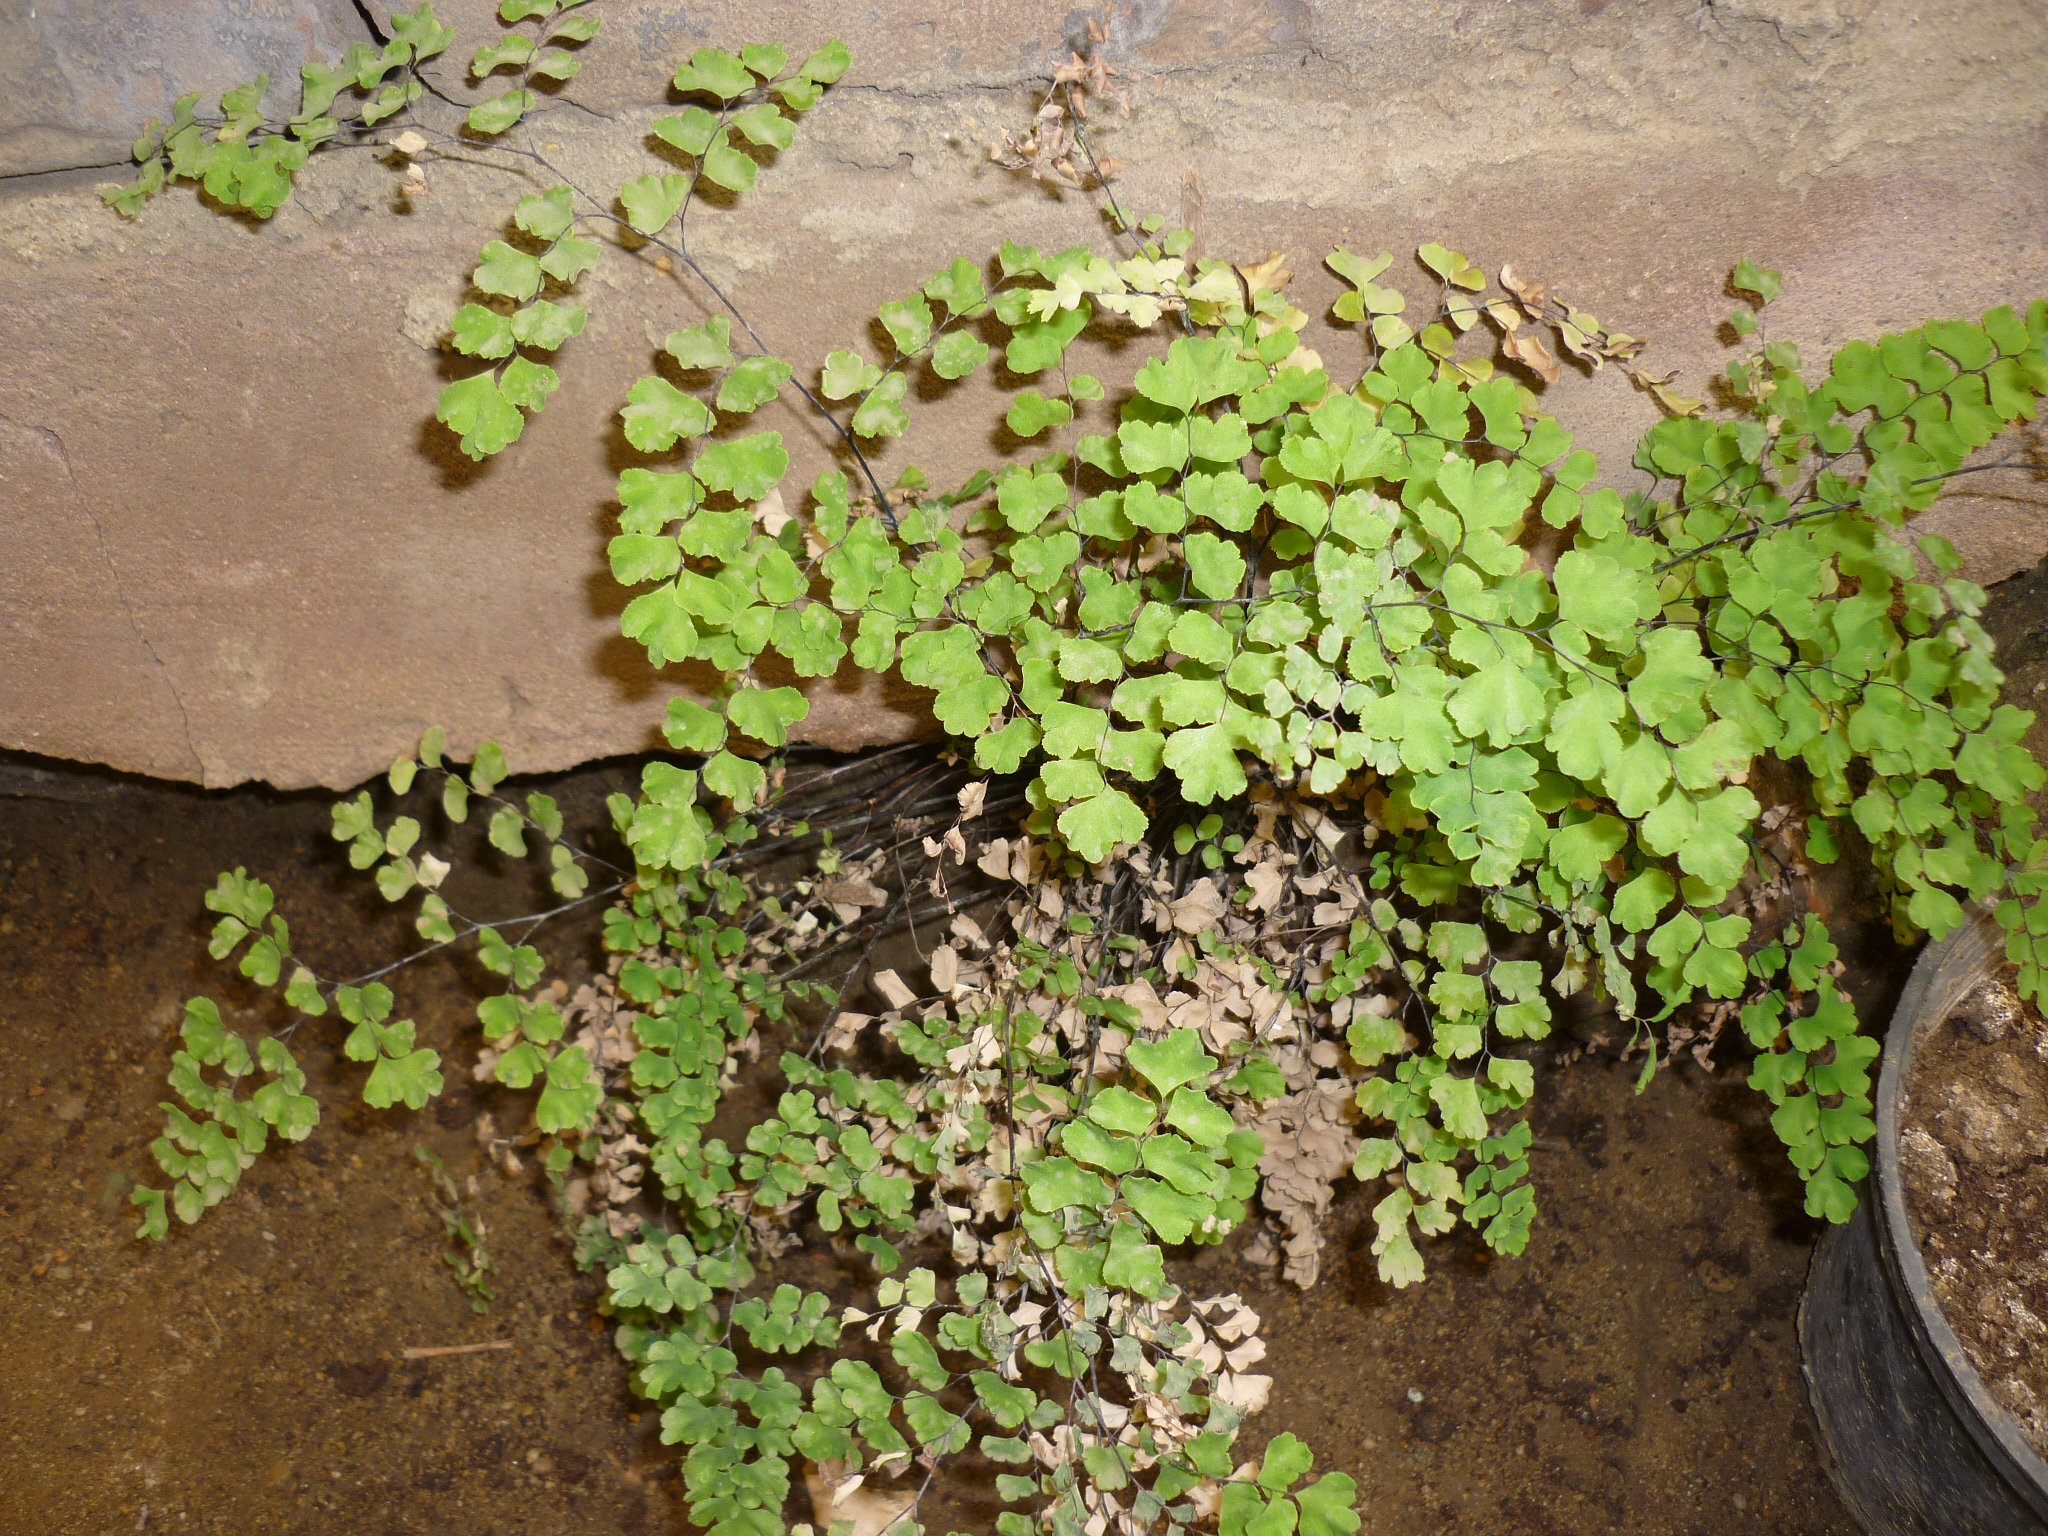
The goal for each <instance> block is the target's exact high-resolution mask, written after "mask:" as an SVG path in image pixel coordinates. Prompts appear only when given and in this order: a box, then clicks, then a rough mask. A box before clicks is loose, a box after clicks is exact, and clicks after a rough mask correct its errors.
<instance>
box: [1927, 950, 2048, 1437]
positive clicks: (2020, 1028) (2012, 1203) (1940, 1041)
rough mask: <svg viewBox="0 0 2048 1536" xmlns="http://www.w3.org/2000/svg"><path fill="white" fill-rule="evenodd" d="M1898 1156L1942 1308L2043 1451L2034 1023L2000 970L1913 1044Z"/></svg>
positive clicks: (2042, 1189)
mask: <svg viewBox="0 0 2048 1536" xmlns="http://www.w3.org/2000/svg"><path fill="white" fill-rule="evenodd" d="M1902 1110H1903V1113H1902V1114H1901V1117H1900V1118H1901V1121H1902V1123H1903V1126H1904V1129H1903V1131H1902V1132H1901V1135H1900V1145H1899V1164H1900V1169H1901V1171H1902V1172H1903V1174H1904V1176H1905V1187H1906V1205H1907V1210H1908V1212H1909V1213H1910V1215H1911V1218H1912V1224H1913V1236H1914V1239H1915V1241H1916V1242H1918V1243H1919V1245H1920V1251H1921V1254H1922V1256H1923V1258H1924V1259H1925V1261H1926V1264H1927V1273H1928V1277H1929V1279H1930V1280H1931V1282H1932V1284H1933V1286H1934V1293H1935V1296H1936V1298H1937V1299H1938V1301H1939V1302H1940V1305H1941V1311H1942V1315H1943V1316H1944V1317H1945V1318H1946V1319H1947V1320H1948V1322H1949V1325H1950V1326H1951V1327H1952V1328H1953V1329H1954V1330H1955V1332H1956V1336H1957V1338H1959V1339H1960V1340H1961V1341H1962V1345H1963V1348H1964V1350H1965V1351H1966V1352H1967V1353H1968V1354H1969V1357H1970V1362H1971V1364H1973V1365H1974V1366H1976V1368H1977V1373H1978V1374H1979V1375H1980V1376H1981V1377H1983V1379H1984V1382H1985V1384H1986V1386H1988V1387H1989V1388H1990V1391H1991V1394H1992V1396H1994V1397H1995V1398H1997V1399H1998V1401H1999V1402H2000V1403H2001V1404H2003V1405H2004V1407H2005V1408H2006V1410H2007V1411H2008V1412H2010V1413H2011V1414H2012V1416H2013V1417H2014V1418H2015V1419H2017V1420H2018V1421H2019V1424H2020V1428H2021V1429H2022V1431H2023V1432H2024V1433H2025V1434H2026V1436H2027V1438H2028V1439H2029V1440H2030V1441H2031V1442H2032V1443H2033V1445H2034V1448H2035V1449H2036V1450H2038V1451H2040V1452H2041V1453H2042V1454H2044V1455H2048V1024H2044V1023H2043V1021H2042V1017H2041V1015H2040V1014H2039V1013H2038V1012H2037V1011H2036V1010H2035V1009H2033V1008H2031V1007H2029V1006H2026V1005H2024V1004H2022V1003H2021V1002H2020V1000H2019V999H2018V998H2017V997H2016V996H2015V995H2014V994H2013V992H2012V990H2011V988H2010V987H2009V986H2008V985H2007V984H2006V983H2005V982H2004V981H2002V980H1992V981H1987V982H1985V983H1984V984H1982V985H1981V986H1979V987H1978V988H1977V989H1976V990H1975V991H1973V992H1972V993H1970V994H1969V996H1967V997H1966V998H1965V999H1964V1000H1963V1001H1962V1003H1961V1004H1959V1005H1958V1006H1957V1008H1956V1009H1955V1011H1954V1012H1953V1013H1951V1014H1950V1015H1949V1017H1948V1019H1947V1021H1946V1022H1945V1023H1944V1025H1943V1027H1942V1028H1941V1029H1939V1030H1937V1031H1936V1032H1935V1033H1934V1034H1932V1035H1931V1036H1929V1037H1928V1039H1927V1040H1926V1042H1925V1043H1924V1044H1922V1045H1921V1046H1920V1047H1919V1048H1918V1049H1917V1050H1916V1051H1915V1052H1914V1057H1913V1073H1912V1077H1911V1078H1910V1079H1909V1081H1908V1083H1907V1085H1906V1098H1905V1103H1904V1105H1903V1106H1902Z"/></svg>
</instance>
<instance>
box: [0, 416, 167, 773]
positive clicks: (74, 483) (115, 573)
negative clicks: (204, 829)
mask: <svg viewBox="0 0 2048 1536" xmlns="http://www.w3.org/2000/svg"><path fill="white" fill-rule="evenodd" d="M0 421H4V422H6V423H7V424H8V425H9V426H11V427H16V428H18V429H19V430H21V431H23V432H30V433H33V434H34V435H35V436H37V437H40V438H42V439H44V440H45V441H46V443H47V444H48V446H49V447H50V449H51V450H52V451H53V452H54V453H55V454H56V456H57V462H58V463H59V464H62V465H63V466H64V478H65V479H66V480H67V481H69V482H70V484H71V494H72V499H73V500H74V501H76V502H77V503H78V508H79V510H80V511H82V512H83V513H84V514H85V520H86V521H87V522H88V523H90V524H92V533H93V539H94V541H95V542H96V543H97V544H98V545H99V550H100V559H102V560H103V561H105V562H106V566H107V574H108V575H110V576H112V577H113V578H114V595H115V596H116V597H118V598H119V599H120V600H121V611H122V612H123V613H125V614H127V615H128V625H129V628H131V629H133V630H134V631H135V638H136V639H137V640H139V641H141V642H142V648H143V649H144V650H145V651H147V652H149V659H150V660H151V661H153V662H155V663H156V670H157V675H158V676H160V677H161V678H162V679H163V681H164V687H165V688H166V689H168V690H169V692H170V695H171V703H172V704H174V705H176V706H177V710H178V719H179V720H180V721H181V722H182V723H183V725H184V728H185V750H186V751H188V752H190V753H191V754H192V763H193V766H194V767H196V768H197V769H198V770H199V777H200V782H202V783H204V782H205V779H206V759H205V757H204V756H203V755H202V754H201V753H200V750H199V743H198V742H197V741H195V740H194V739H193V737H192V716H191V714H190V713H189V712H187V710H186V708H185V700H184V697H183V696H182V695H181V694H180V693H179V692H178V684H177V682H176V680H175V679H173V678H172V676H171V669H170V668H169V667H168V666H166V665H165V664H164V658H163V655H162V653H161V652H159V651H158V650H157V648H156V642H155V641H153V640H151V639H150V638H149V632H148V631H147V630H146V629H144V628H143V627H142V616H141V615H140V614H138V613H137V612H136V611H135V604H134V603H133V602H131V601H130V600H129V597H128V589H127V587H126V586H124V585H123V584H122V581H121V568H120V567H119V566H118V565H116V564H115V563H114V552H113V550H112V549H111V548H109V547H108V544H107V534H106V530H105V529H104V528H102V527H101V526H100V520H99V515H98V514H97V513H95V512H94V511H93V509H92V502H91V501H90V500H89V499H88V498H87V497H86V495H85V493H84V491H83V490H82V489H81V488H80V487H79V484H78V475H77V472H76V471H74V470H73V469H72V467H71V455H70V453H69V452H68V451H67V450H66V449H65V447H64V439H63V438H61V437H59V436H58V435H57V433H56V432H55V431H54V430H53V429H51V428H49V427H42V426H35V425H33V424H31V423H29V422H24V421H16V420H15V419H14V418H13V417H11V416H0Z"/></svg>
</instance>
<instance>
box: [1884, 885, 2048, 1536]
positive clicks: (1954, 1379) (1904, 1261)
mask: <svg viewBox="0 0 2048 1536" xmlns="http://www.w3.org/2000/svg"><path fill="white" fill-rule="evenodd" d="M2004 949H2005V934H2004V930H2003V929H2002V928H2001V927H2000V926H1999V924H1998V923H1997V921H1996V920H1995V919H1994V918H1993V917H1992V916H1991V914H1990V913H1989V912H1987V911H1985V910H1983V909H1982V908H1981V907H1980V908H1977V909H1976V910H1975V911H1974V912H1973V913H1972V915H1971V917H1970V918H1969V919H1967V920H1966V921H1965V923H1964V926H1963V927H1962V928H1960V929H1958V930H1957V931H1956V932H1955V933H1952V934H1950V935H1949V936H1948V937H1947V938H1945V939H1943V940H1942V941H1941V942H1939V943H1937V944H1930V945H1929V946H1928V947H1927V949H1926V950H1925V951H1924V952H1923V953H1922V954H1921V956H1920V959H1919V960H1918V962H1917V963H1916V964H1915V965H1914V967H1913V974H1912V976H1911V977H1910V978H1909V979H1908V980H1907V982H1906V989H1905V991H1904V992H1903V993H1902V994H1901V995H1900V997H1899V1004H1898V1007H1897V1009H1895V1010H1894V1012H1893V1014H1892V1022H1891V1027H1890V1029H1889V1030H1888V1031H1887V1032H1886V1035H1885V1042H1884V1061H1883V1065H1882V1066H1881V1068H1880V1069H1879V1072H1878V1085H1877V1188H1878V1202H1879V1206H1880V1210H1881V1214H1882V1216H1883V1220H1882V1221H1880V1222H1879V1224H1878V1230H1879V1233H1880V1238H1881V1241H1880V1242H1879V1244H1878V1251H1879V1252H1880V1254H1882V1255H1883V1260H1884V1262H1885V1264H1886V1265H1888V1266H1889V1267H1890V1268H1891V1270H1892V1275H1893V1279H1894V1280H1895V1281H1896V1282H1897V1283H1898V1285H1899V1286H1900V1288H1901V1289H1902V1290H1903V1291H1904V1292H1905V1294H1906V1295H1908V1296H1909V1297H1911V1299H1912V1303H1913V1305H1912V1309H1911V1312H1910V1313H1909V1317H1910V1319H1911V1321H1912V1322H1913V1324H1914V1331H1915V1332H1916V1333H1917V1334H1919V1335H1920V1338H1921V1341H1922V1342H1923V1343H1924V1344H1927V1345H1931V1346H1932V1349H1931V1351H1930V1353H1931V1354H1932V1355H1933V1356H1935V1357H1937V1358H1938V1359H1939V1361H1940V1366H1939V1367H1938V1368H1937V1369H1936V1370H1935V1372H1934V1376H1935V1379H1936V1380H1937V1381H1938V1382H1940V1384H1941V1388H1942V1391H1943V1393H1944V1394H1945V1395H1946V1396H1947V1397H1948V1398H1949V1401H1950V1404H1951V1405H1952V1406H1953V1407H1954V1408H1955V1409H1956V1411H1957V1413H1958V1415H1959V1416H1960V1417H1961V1418H1962V1420H1963V1422H1964V1424H1965V1426H1966V1427H1967V1428H1968V1429H1969V1431H1970V1434H1971V1436H1972V1438H1973V1439H1975V1440H1976V1441H1977V1443H1978V1444H1979V1445H1980V1446H1981V1447H1982V1448H1983V1450H1984V1451H1985V1452H1986V1454H1987V1455H1989V1456H1990V1458H1991V1460H1992V1461H1993V1463H1994V1464H2002V1466H2001V1470H2003V1471H2005V1472H2006V1474H2007V1476H2008V1478H2010V1479H2013V1480H2014V1481H2015V1482H2016V1485H2017V1487H2018V1489H2019V1491H2020V1492H2021V1494H2022V1496H2023V1497H2024V1498H2026V1500H2027V1501H2028V1502H2029V1503H2031V1504H2033V1505H2034V1506H2035V1508H2036V1509H2037V1510H2039V1511H2040V1513H2041V1514H2042V1515H2043V1516H2044V1517H2048V1458H2044V1457H2043V1456H2042V1455H2041V1453H2040V1452H2039V1451H2037V1450H2035V1449H2034V1446H2033V1443H2032V1442H2031V1441H2029V1440H2028V1439H2027V1437H2026V1435H2025V1434H2024V1433H2023V1432H2022V1431H2021V1429H2020V1426H2019V1421H2018V1420H2017V1419H2015V1418H2014V1417H2013V1416H2012V1414H2011V1413H2009V1412H2007V1410H2006V1408H2005V1405H2004V1404H2002V1403H2000V1402H1999V1401H1998V1399H1997V1398H1995V1397H1993V1396H1992V1395H1991V1390H1990V1388H1989V1387H1987V1386H1986V1385H1985V1384H1984V1379H1983V1377H1982V1376H1980V1375H1979V1374H1978V1372H1977V1367H1976V1366H1975V1365H1974V1364H1973V1363H1972V1362H1971V1360H1970V1357H1969V1355H1968V1353H1967V1352H1966V1351H1965V1350H1964V1349H1963V1345H1962V1341H1961V1340H1960V1339H1959V1338H1957V1337H1956V1332H1955V1330H1954V1329H1953V1328H1952V1327H1950V1326H1949V1322H1948V1319H1947V1318H1945V1317H1943V1316H1942V1313H1941V1307H1940V1304H1939V1303H1938V1302H1937V1300H1936V1298H1935V1295H1934V1287H1933V1284H1932V1282H1931V1281H1930V1280H1929V1278H1928V1274H1927V1265H1926V1262H1925V1260H1923V1259H1922V1258H1921V1256H1920V1245H1919V1244H1918V1243H1917V1242H1915V1241H1914V1239H1913V1227H1912V1222H1911V1220H1910V1218H1909V1217H1908V1215H1907V1212H1906V1186H1905V1179H1904V1177H1903V1174H1902V1171H1901V1169H1900V1166H1899V1136H1900V1130H1901V1127H1900V1124H1899V1112H1900V1100H1901V1098H1903V1096H1904V1092H1905V1082H1906V1078H1907V1075H1908V1073H1909V1072H1910V1071H1911V1068H1912V1060H1913V1050H1914V1047H1915V1046H1917V1045H1918V1044H1919V1043H1920V1041H1921V1040H1922V1039H1924V1038H1925V1037H1926V1036H1927V1035H1929V1034H1931V1033H1932V1032H1933V1031H1934V1030H1935V1029H1937V1028H1939V1027H1940V1025H1941V1023H1942V1022H1943V1020H1945V1019H1946V1018H1947V1017H1948V1015H1949V1012H1950V1010H1951V1009H1952V1008H1953V1007H1954V1005H1955V1004H1956V1003H1958V1002H1960V1001H1961V1000H1962V998H1963V996H1964V994H1965V993H1966V992H1967V991H1968V990H1969V989H1970V988H1971V987H1974V986H1975V985H1976V984H1977V982H1978V981H1979V980H1981V979H1982V978H1983V976H1984V975H1986V974H1989V973H1992V972H1993V971H1995V968H1996V967H1997V965H1998V963H1999V961H2000V960H2001V959H2002V958H2003V956H2004Z"/></svg>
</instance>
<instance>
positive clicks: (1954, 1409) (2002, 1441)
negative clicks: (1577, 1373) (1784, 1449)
mask: <svg viewBox="0 0 2048 1536" xmlns="http://www.w3.org/2000/svg"><path fill="white" fill-rule="evenodd" d="M2003 950H2004V935H2003V933H2002V932H2001V931H2000V929H1999V927H1998V925H1997V924H1996V923H1994V922H1992V921H1991V920H1990V919H1989V918H1988V917H1980V918H1978V919H1976V920H1975V921H1974V922H1972V923H1971V924H1969V925H1967V926H1965V927H1964V928H1962V929H1961V930H1959V931H1958V932H1957V933H1955V934H1953V935H1951V936H1950V937H1949V938H1948V939H1946V940H1944V941H1943V942H1941V943H1939V944H1936V945H1933V946H1931V947H1930V948H1929V949H1928V950H1927V952H1926V953H1925V954H1923V955H1922V956H1921V957H1920V961H1919V964H1917V965H1916V966H1915V967H1914V968H1913V975H1912V978H1911V980H1909V981H1908V982H1907V983H1906V991H1905V995H1904V996H1902V997H1901V998H1900V999H1899V1008H1898V1012H1897V1013H1896V1014H1894V1015H1893V1016H1892V1026H1891V1032H1890V1034H1889V1035H1887V1036H1886V1039H1885V1046H1884V1067H1883V1070H1882V1072H1881V1073H1880V1075H1879V1078H1878V1089H1877V1141H1876V1144H1875V1146H1876V1153H1875V1160H1876V1164H1877V1177H1876V1180H1875V1187H1874V1188H1871V1187H1870V1186H1866V1187H1865V1188H1864V1190H1862V1191H1861V1193H1862V1194H1863V1196H1864V1198H1863V1201H1862V1204H1861V1205H1860V1206H1859V1207H1858V1209H1857V1212H1856V1215H1855V1218H1854V1219H1853V1220H1852V1221H1850V1222H1849V1224H1848V1225H1847V1226H1844V1227H1838V1228H1835V1229H1832V1230H1831V1231H1829V1232H1828V1233H1827V1235H1826V1236H1825V1237H1823V1238H1822V1239H1821V1242H1820V1246H1819V1248H1818V1249H1817V1250H1816V1251H1815V1253H1814V1258H1813V1269H1812V1271H1811V1273H1810V1274H1809V1275H1808V1277H1807V1282H1806V1296H1805V1299H1804V1300H1803V1301H1801V1303H1800V1306H1799V1342H1800V1347H1801V1350H1802V1353H1803V1355H1804V1357H1805V1368H1806V1385H1807V1391H1808V1394H1809V1395H1810V1396H1811V1397H1812V1400H1813V1411H1814V1414H1815V1416H1816V1417H1817V1418H1818V1419H1819V1420H1820V1432H1821V1438H1822V1440H1823V1442H1824V1443H1825V1444H1826V1447H1827V1450H1828V1453H1829V1458H1830V1466H1829V1472H1830V1475H1831V1476H1832V1477H1833V1478H1834V1482H1835V1487H1836V1490H1837V1491H1838V1492H1839V1493H1840V1494H1841V1496H1842V1502H1843V1503H1845V1504H1847V1505H1848V1506H1849V1510H1850V1512H1851V1513H1852V1514H1854V1515H1855V1516H1856V1518H1857V1520H1859V1521H1860V1522H1861V1523H1862V1525H1863V1528H1864V1529H1865V1530H1866V1531H1868V1532H1869V1533H1870V1536H1965V1533H1968V1536H2048V1460H2043V1458H2042V1457H2041V1455H2040V1453H2039V1452H2037V1451H2036V1450H2034V1448H2033V1447H2032V1446H2031V1445H2030V1444H2029V1443H2028V1442H2027V1440H2026V1437H2025V1436H2024V1435H2022V1434H2021V1433H2020V1427H2019V1425H2018V1424H2017V1423H2016V1422H2015V1421H2014V1420H2013V1417H2012V1415H2011V1414H2009V1413H2007V1412H2006V1411H2005V1409H2004V1408H2003V1407H2001V1406H2000V1405H1999V1403H1998V1401H1997V1400H1996V1399H1995V1398H1993V1397H1992V1396H1991V1394H1990V1392H1989V1391H1987V1390H1986V1388H1985V1386H1984V1382H1983V1380H1982V1378H1980V1377H1979V1376H1978V1374H1977V1370H1976V1367H1975V1366H1973V1365H1971V1363H1970V1359H1969V1356H1968V1355H1966V1354H1965V1353H1964V1352H1963V1347H1962V1344H1961V1342H1960V1341H1959V1340H1958V1339H1957V1338H1956V1336H1955V1332H1954V1330H1953V1329H1951V1328H1950V1327H1949V1325H1948V1323H1947V1321H1946V1320H1945V1319H1944V1318H1943V1317H1942V1315H1941V1311H1940V1308H1939V1307H1938V1306H1937V1305H1936V1303H1935V1298H1934V1292H1933V1289H1932V1287H1931V1286H1930V1285H1929V1284H1928V1279H1927V1267H1926V1265H1925V1264H1924V1263H1923V1262H1922V1260H1921V1257H1920V1249H1919V1245H1918V1244H1917V1243H1915V1242H1914V1241H1913V1234H1912V1228H1911V1227H1910V1226H1909V1225H1908V1223H1907V1219H1906V1194H1905V1187H1904V1185H1903V1183H1902V1182H1901V1179H1900V1172H1899V1117H1900V1109H1901V1103H1900V1101H1901V1098H1902V1096H1903V1093H1904V1088H1905V1083H1906V1081H1907V1079H1908V1077H1909V1076H1910V1073H1911V1069H1912V1063H1913V1051H1914V1048H1915V1047H1916V1046H1917V1045H1919V1044H1920V1043H1921V1042H1922V1041H1923V1040H1925V1039H1926V1038H1927V1036H1928V1035H1929V1034H1930V1033H1931V1032H1932V1031H1933V1030H1934V1029H1936V1028H1938V1027H1939V1026H1940V1025H1941V1023H1942V1021H1943V1020H1944V1019H1946V1018H1947V1017H1948V1014H1949V1011H1950V1009H1951V1008H1952V1007H1953V1006H1954V1005H1955V1004H1956V1003H1957V1002H1958V1001H1960V1000H1961V999H1962V998H1963V997H1964V996H1965V995H1966V994H1967V993H1968V992H1969V991H1970V989H1971V988H1972V987H1974V986H1976V984H1977V983H1978V982H1979V981H1981V980H1983V979H1984V978H1986V977H1988V976H1990V975H1992V974H1993V973H1994V972H1995V970H1996V967H1997V965H1998V963H1999V960H2000V958H2001V956H2002V953H2003Z"/></svg>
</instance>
